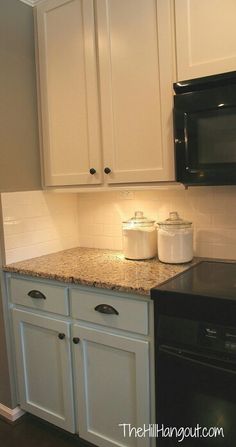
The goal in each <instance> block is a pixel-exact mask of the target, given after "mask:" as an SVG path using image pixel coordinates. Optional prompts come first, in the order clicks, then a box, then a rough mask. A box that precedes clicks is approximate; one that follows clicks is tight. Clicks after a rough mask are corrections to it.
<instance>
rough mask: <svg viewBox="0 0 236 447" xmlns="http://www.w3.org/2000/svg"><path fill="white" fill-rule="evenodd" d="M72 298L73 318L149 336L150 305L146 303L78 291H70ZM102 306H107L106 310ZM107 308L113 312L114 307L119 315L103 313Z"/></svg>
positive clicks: (110, 295)
mask: <svg viewBox="0 0 236 447" xmlns="http://www.w3.org/2000/svg"><path fill="white" fill-rule="evenodd" d="M70 297H71V314H72V317H73V318H76V319H79V320H85V321H88V322H91V323H96V324H101V325H104V326H109V327H113V328H116V329H123V330H126V331H130V332H137V333H139V334H144V335H147V334H148V303H147V302H146V301H142V300H140V301H139V300H137V301H136V300H133V299H129V298H122V297H117V296H112V294H106V293H104V294H103V293H99V292H93V291H90V290H88V291H87V290H76V289H72V290H71V291H70ZM101 305H106V309H104V306H101ZM97 306H100V307H97ZM107 306H108V310H112V309H110V306H112V308H113V309H115V311H116V312H117V313H111V314H106V313H102V311H104V310H105V311H106V310H107ZM95 308H97V310H96V309H95Z"/></svg>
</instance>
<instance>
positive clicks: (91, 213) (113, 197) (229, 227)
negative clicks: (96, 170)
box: [78, 187, 236, 259]
mask: <svg viewBox="0 0 236 447" xmlns="http://www.w3.org/2000/svg"><path fill="white" fill-rule="evenodd" d="M124 197H125V195H122V194H121V193H119V192H116V193H115V192H114V193H96V194H91V193H90V194H78V221H79V244H80V245H81V246H91V247H97V248H100V247H101V248H110V249H118V250H119V249H122V221H123V220H125V219H128V218H130V217H132V215H133V214H134V212H135V211H136V210H142V211H144V214H145V215H146V216H147V217H149V218H152V219H154V220H155V221H160V220H164V219H166V218H167V217H168V214H169V212H170V211H178V212H179V214H180V215H181V217H183V218H184V219H188V220H190V221H192V222H193V225H194V251H195V255H196V256H206V257H212V256H215V257H221V258H225V259H232V257H233V259H236V252H235V248H234V245H235V244H236V240H235V238H236V187H196V188H189V189H188V190H184V189H182V190H167V189H163V190H156V191H153V190H152V191H136V192H135V193H134V195H133V198H132V199H130V198H129V200H126V199H125V198H124ZM91 223H97V224H99V226H97V227H96V237H94V230H92V229H91V226H90V225H89V224H91ZM88 244H90V245H88Z"/></svg>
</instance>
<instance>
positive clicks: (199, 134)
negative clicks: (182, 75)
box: [174, 71, 236, 185]
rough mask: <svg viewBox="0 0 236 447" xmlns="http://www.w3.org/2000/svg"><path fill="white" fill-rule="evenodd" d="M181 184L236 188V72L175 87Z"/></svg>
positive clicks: (176, 84)
mask: <svg viewBox="0 0 236 447" xmlns="http://www.w3.org/2000/svg"><path fill="white" fill-rule="evenodd" d="M174 90H175V93H176V95H175V96H174V130H175V157H176V177H177V181H179V182H181V183H183V184H185V185H233V184H236V71H235V72H230V73H224V74H220V75H215V76H207V77H205V78H200V79H193V80H190V81H182V82H177V83H175V84H174Z"/></svg>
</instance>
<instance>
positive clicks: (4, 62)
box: [0, 0, 41, 192]
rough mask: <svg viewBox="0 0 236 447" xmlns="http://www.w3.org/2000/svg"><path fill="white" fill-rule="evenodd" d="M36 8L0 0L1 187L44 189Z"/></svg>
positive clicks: (6, 188)
mask: <svg viewBox="0 0 236 447" xmlns="http://www.w3.org/2000/svg"><path fill="white" fill-rule="evenodd" d="M33 24H34V22H33V8H32V7H31V6H29V5H26V4H25V3H22V2H20V1H19V0H0V98H1V100H0V191H1V192H3V191H23V190H34V189H41V181H40V159H39V141H38V123H37V101H36V70H35V60H34V29H33Z"/></svg>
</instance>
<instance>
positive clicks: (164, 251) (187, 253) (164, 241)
mask: <svg viewBox="0 0 236 447" xmlns="http://www.w3.org/2000/svg"><path fill="white" fill-rule="evenodd" d="M158 226H159V228H158V257H159V260H160V261H162V262H166V263H170V264H181V263H183V262H189V261H191V260H192V259H193V229H192V222H189V221H186V220H183V219H181V218H180V217H179V215H178V213H177V212H176V211H173V212H171V213H170V215H169V218H168V219H166V220H164V221H163V222H158Z"/></svg>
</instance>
